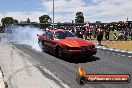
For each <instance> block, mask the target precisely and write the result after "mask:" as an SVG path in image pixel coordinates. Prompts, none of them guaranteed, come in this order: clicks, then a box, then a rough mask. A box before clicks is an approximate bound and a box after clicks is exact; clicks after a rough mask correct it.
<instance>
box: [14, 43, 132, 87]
mask: <svg viewBox="0 0 132 88" xmlns="http://www.w3.org/2000/svg"><path fill="white" fill-rule="evenodd" d="M14 45H15V46H16V47H17V48H18V49H20V50H22V51H23V52H25V53H27V54H29V55H30V56H31V57H32V59H31V60H30V61H31V62H32V63H33V64H34V65H36V67H37V68H38V69H39V70H40V71H41V72H42V74H43V75H44V76H46V77H48V78H50V79H52V80H54V81H55V82H56V83H57V84H59V85H62V84H60V81H58V80H57V79H55V78H53V77H52V76H51V75H49V74H48V73H46V72H45V71H44V70H45V68H46V69H48V70H49V71H50V72H52V73H53V74H54V75H55V76H56V77H58V78H59V79H60V80H61V81H62V82H63V83H65V84H67V85H68V86H69V87H71V88H132V82H130V83H129V84H85V85H83V86H81V85H79V84H78V83H77V82H76V69H77V67H78V66H79V65H80V64H81V65H82V66H83V67H84V69H85V70H86V71H87V73H88V74H130V75H131V76H132V57H130V55H129V57H128V56H127V55H123V54H122V53H116V52H112V51H108V50H101V49H98V52H97V54H96V55H95V56H93V57H90V58H89V57H88V58H78V59H76V60H72V58H69V59H67V60H63V59H59V58H56V57H54V56H52V55H50V54H47V53H44V52H39V51H36V50H34V49H32V48H31V47H30V46H27V45H19V44H14ZM43 66H44V67H45V68H43ZM62 88H63V86H62Z"/></svg>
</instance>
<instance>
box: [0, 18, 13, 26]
mask: <svg viewBox="0 0 132 88" xmlns="http://www.w3.org/2000/svg"><path fill="white" fill-rule="evenodd" d="M1 23H2V25H3V26H5V25H8V24H13V23H14V19H13V18H12V17H5V18H2V19H1Z"/></svg>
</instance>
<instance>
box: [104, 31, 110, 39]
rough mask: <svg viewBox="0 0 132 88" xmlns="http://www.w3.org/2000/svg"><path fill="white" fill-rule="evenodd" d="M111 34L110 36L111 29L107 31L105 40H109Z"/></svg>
mask: <svg viewBox="0 0 132 88" xmlns="http://www.w3.org/2000/svg"><path fill="white" fill-rule="evenodd" d="M109 34H110V31H109V29H106V30H105V39H106V40H109Z"/></svg>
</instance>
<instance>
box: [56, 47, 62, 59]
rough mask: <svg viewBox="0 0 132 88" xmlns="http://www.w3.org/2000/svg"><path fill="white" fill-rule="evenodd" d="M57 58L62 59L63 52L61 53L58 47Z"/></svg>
mask: <svg viewBox="0 0 132 88" xmlns="http://www.w3.org/2000/svg"><path fill="white" fill-rule="evenodd" d="M57 56H58V57H59V58H63V52H62V49H61V48H60V47H58V51H57Z"/></svg>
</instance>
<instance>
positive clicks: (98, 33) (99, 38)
mask: <svg viewBox="0 0 132 88" xmlns="http://www.w3.org/2000/svg"><path fill="white" fill-rule="evenodd" d="M102 39H103V30H102V29H101V28H98V29H97V41H98V45H101V41H102Z"/></svg>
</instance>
